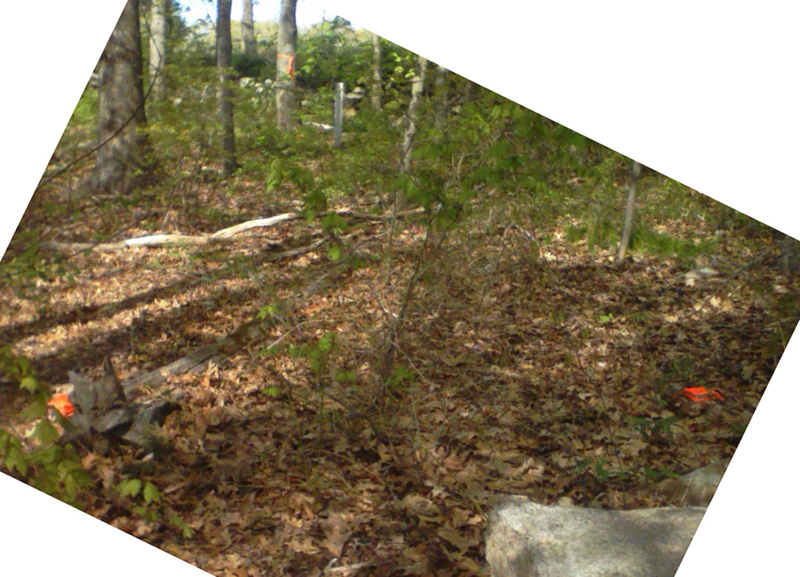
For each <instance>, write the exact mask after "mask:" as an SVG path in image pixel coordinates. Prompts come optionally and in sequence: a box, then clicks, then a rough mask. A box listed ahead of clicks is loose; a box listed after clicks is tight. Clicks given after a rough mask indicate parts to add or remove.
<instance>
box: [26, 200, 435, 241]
mask: <svg viewBox="0 0 800 577" xmlns="http://www.w3.org/2000/svg"><path fill="white" fill-rule="evenodd" d="M422 211H423V210H422V209H414V210H407V211H404V212H401V213H398V214H396V215H391V216H385V215H375V214H367V213H363V212H357V211H354V210H352V209H350V208H344V209H339V210H331V211H326V212H323V213H320V215H321V216H326V215H328V214H338V215H339V216H350V217H352V218H358V219H362V220H373V221H388V220H391V219H392V218H404V217H407V216H411V215H413V214H419V213H421V212H422ZM302 218H305V215H303V214H302V213H300V212H287V213H284V214H279V215H276V216H270V217H268V218H258V219H255V220H248V221H246V222H242V223H240V224H237V225H234V226H230V227H228V228H224V229H222V230H218V231H217V232H214V233H210V234H200V235H186V234H153V235H148V236H140V237H136V238H130V239H127V240H121V241H117V242H101V243H88V242H59V241H43V242H40V243H39V247H41V248H44V249H48V250H56V251H63V252H66V251H75V252H80V251H85V250H96V251H100V252H111V251H115V250H123V249H126V248H142V247H146V248H153V247H161V246H175V245H178V246H180V245H192V246H204V245H208V244H211V243H217V242H222V241H226V240H231V239H233V238H234V237H235V236H236V235H238V234H241V233H242V232H244V231H246V230H251V229H253V228H269V227H271V226H275V225H276V224H278V223H281V222H286V221H290V220H299V219H302Z"/></svg>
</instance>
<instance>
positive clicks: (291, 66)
mask: <svg viewBox="0 0 800 577" xmlns="http://www.w3.org/2000/svg"><path fill="white" fill-rule="evenodd" d="M277 56H278V58H288V59H289V63H288V64H287V70H286V74H289V75H292V74H294V60H295V58H296V56H295V55H294V54H278V55H277Z"/></svg>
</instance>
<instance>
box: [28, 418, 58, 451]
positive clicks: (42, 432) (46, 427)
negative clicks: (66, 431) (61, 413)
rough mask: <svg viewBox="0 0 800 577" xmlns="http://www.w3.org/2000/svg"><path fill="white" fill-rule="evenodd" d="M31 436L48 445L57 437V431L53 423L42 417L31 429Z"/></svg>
mask: <svg viewBox="0 0 800 577" xmlns="http://www.w3.org/2000/svg"><path fill="white" fill-rule="evenodd" d="M33 437H34V438H35V439H38V440H39V442H40V443H42V445H49V444H50V443H52V442H53V441H55V440H56V439H58V431H57V430H56V428H55V427H54V426H53V423H51V422H50V421H48V420H47V419H42V420H41V421H39V423H38V424H37V425H36V428H35V429H34V430H33Z"/></svg>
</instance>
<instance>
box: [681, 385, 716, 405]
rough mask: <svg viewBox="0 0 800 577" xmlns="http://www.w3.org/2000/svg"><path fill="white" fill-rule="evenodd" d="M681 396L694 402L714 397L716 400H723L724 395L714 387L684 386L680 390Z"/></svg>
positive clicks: (701, 401)
mask: <svg viewBox="0 0 800 577" xmlns="http://www.w3.org/2000/svg"><path fill="white" fill-rule="evenodd" d="M681 392H682V393H683V396H684V397H686V398H687V399H689V400H690V401H694V402H695V403H703V402H705V401H710V400H711V399H716V400H718V401H724V400H725V397H723V396H722V394H721V393H720V392H719V391H718V390H716V389H707V388H705V387H686V388H685V389H683V391H681Z"/></svg>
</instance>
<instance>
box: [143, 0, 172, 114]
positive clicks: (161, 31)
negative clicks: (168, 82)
mask: <svg viewBox="0 0 800 577" xmlns="http://www.w3.org/2000/svg"><path fill="white" fill-rule="evenodd" d="M169 3H170V0H153V2H152V7H151V8H150V66H149V68H148V77H149V79H150V82H149V84H150V86H152V89H151V91H150V94H151V96H152V98H154V99H161V98H162V97H163V96H164V77H163V76H162V71H163V70H164V66H166V64H167V10H168V9H169Z"/></svg>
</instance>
